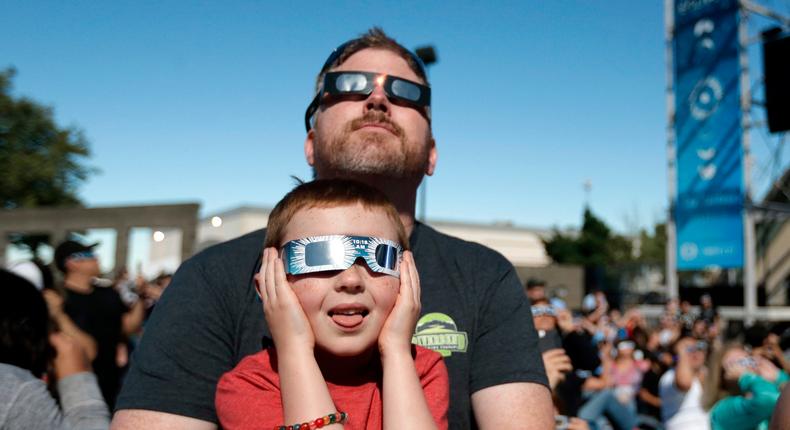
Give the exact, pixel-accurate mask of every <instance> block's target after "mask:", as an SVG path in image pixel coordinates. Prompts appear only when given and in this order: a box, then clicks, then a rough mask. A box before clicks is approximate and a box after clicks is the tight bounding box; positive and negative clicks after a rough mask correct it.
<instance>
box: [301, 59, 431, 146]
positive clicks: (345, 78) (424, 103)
mask: <svg viewBox="0 0 790 430" xmlns="http://www.w3.org/2000/svg"><path fill="white" fill-rule="evenodd" d="M376 86H381V87H382V88H383V89H384V93H385V94H386V95H387V98H388V99H390V101H392V102H395V103H398V102H400V103H405V104H407V105H410V106H413V107H415V108H418V109H423V108H429V107H430V106H431V88H430V87H428V86H426V85H422V84H419V83H417V82H414V81H410V80H408V79H403V78H399V77H397V76H392V75H385V74H379V73H372V72H356V71H341V72H327V73H326V74H325V75H324V82H323V83H322V84H321V87H320V88H319V91H318V93H317V94H316V95H315V98H313V101H312V102H311V103H310V106H308V107H307V111H305V114H304V125H305V129H306V130H307V131H308V132H309V131H310V129H311V128H312V125H311V124H310V119H311V118H312V117H313V115H315V112H316V111H317V110H318V107H319V106H321V99H322V98H323V96H324V95H329V96H334V97H345V96H365V97H367V96H369V95H370V93H372V92H373V90H374V89H375V88H376ZM426 114H427V112H426ZM428 115H429V114H428Z"/></svg>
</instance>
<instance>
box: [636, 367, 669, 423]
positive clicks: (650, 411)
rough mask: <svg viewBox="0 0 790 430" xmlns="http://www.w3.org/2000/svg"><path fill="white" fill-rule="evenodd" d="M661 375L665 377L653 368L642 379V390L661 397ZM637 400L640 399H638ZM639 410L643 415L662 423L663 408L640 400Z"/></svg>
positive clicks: (638, 402)
mask: <svg viewBox="0 0 790 430" xmlns="http://www.w3.org/2000/svg"><path fill="white" fill-rule="evenodd" d="M661 375H663V372H659V371H656V370H655V369H653V368H651V369H650V370H648V371H647V373H645V375H644V376H643V377H642V388H644V389H645V390H647V392H648V393H650V394H652V395H654V396H656V397H660V396H659V392H658V382H659V381H660V380H661ZM637 399H639V398H638V397H637ZM637 410H638V411H639V413H640V414H642V415H648V416H651V417H653V418H655V419H657V420H659V421H661V408H658V407H655V406H653V405H651V404H649V403H646V402H643V401H642V400H641V399H639V400H638V401H637Z"/></svg>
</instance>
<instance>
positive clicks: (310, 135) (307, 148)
mask: <svg viewBox="0 0 790 430" xmlns="http://www.w3.org/2000/svg"><path fill="white" fill-rule="evenodd" d="M314 137H315V130H314V129H311V130H310V131H308V132H307V137H305V138H304V158H305V160H307V164H309V165H310V166H311V167H313V166H314V164H313V163H315V157H314V152H313V150H314V147H313V139H314Z"/></svg>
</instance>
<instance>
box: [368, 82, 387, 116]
mask: <svg viewBox="0 0 790 430" xmlns="http://www.w3.org/2000/svg"><path fill="white" fill-rule="evenodd" d="M384 78H385V76H384V75H380V76H377V77H376V82H375V85H374V86H373V91H371V92H370V95H368V98H367V99H366V100H365V111H366V112H367V111H369V110H378V111H381V112H386V113H389V112H390V101H389V99H388V98H387V93H386V92H384Z"/></svg>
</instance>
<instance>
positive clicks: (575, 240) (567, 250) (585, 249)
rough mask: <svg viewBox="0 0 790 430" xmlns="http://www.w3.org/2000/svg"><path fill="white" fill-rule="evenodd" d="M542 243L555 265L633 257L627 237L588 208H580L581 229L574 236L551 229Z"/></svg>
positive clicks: (610, 262) (597, 263) (621, 260)
mask: <svg viewBox="0 0 790 430" xmlns="http://www.w3.org/2000/svg"><path fill="white" fill-rule="evenodd" d="M545 245H546V252H547V253H548V254H549V256H550V257H551V258H552V259H553V260H554V261H555V262H556V263H559V264H578V265H582V266H588V267H589V266H609V265H619V264H624V263H631V262H632V261H633V260H634V256H633V243H632V241H631V239H629V238H627V237H625V236H621V235H618V234H613V233H612V231H611V229H610V228H609V227H608V226H607V225H606V223H605V222H603V220H601V219H600V218H598V217H596V216H595V214H593V213H592V211H591V210H590V209H589V208H585V209H584V220H583V223H582V229H581V231H580V232H579V235H578V236H577V237H574V236H571V235H566V234H562V233H561V232H559V231H557V230H555V231H554V235H553V236H552V238H551V239H550V240H548V241H546V243H545Z"/></svg>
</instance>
